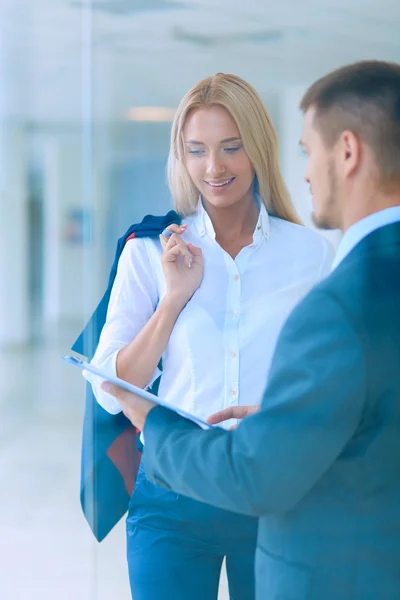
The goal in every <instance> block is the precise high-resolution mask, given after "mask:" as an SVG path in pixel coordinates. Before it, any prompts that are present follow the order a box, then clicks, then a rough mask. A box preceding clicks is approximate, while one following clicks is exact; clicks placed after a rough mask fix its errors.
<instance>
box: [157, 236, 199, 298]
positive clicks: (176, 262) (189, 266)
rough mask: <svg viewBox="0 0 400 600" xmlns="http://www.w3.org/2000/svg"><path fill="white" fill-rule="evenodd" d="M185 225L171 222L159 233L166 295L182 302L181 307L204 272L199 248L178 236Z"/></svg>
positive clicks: (195, 287) (196, 287) (192, 292)
mask: <svg viewBox="0 0 400 600" xmlns="http://www.w3.org/2000/svg"><path fill="white" fill-rule="evenodd" d="M186 227H187V226H186V225H183V226H179V225H174V224H173V225H170V226H169V227H167V229H166V230H165V231H163V233H162V234H161V235H160V240H161V245H162V247H163V250H164V254H163V255H162V257H161V263H162V267H163V270H164V275H165V280H166V284H167V294H166V296H167V297H169V298H170V299H173V300H174V302H177V303H178V304H182V308H183V307H184V306H185V305H186V304H187V303H188V302H189V300H190V298H191V297H192V296H193V294H194V293H195V291H196V290H197V289H198V288H199V286H200V284H201V281H202V279H203V272H204V264H203V255H202V251H201V248H198V247H197V246H194V245H193V244H191V243H189V244H186V243H185V242H184V241H183V240H182V238H181V237H180V235H181V234H182V233H184V232H185V231H186Z"/></svg>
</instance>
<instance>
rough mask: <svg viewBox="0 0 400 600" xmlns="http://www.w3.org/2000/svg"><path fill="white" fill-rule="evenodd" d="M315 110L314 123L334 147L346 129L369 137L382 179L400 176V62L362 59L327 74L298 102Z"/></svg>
mask: <svg viewBox="0 0 400 600" xmlns="http://www.w3.org/2000/svg"><path fill="white" fill-rule="evenodd" d="M300 108H301V110H302V111H303V113H305V112H306V111H307V110H308V109H309V108H314V109H315V117H314V124H315V126H316V128H317V129H318V131H319V132H320V134H321V136H322V138H323V140H324V142H325V143H326V144H327V145H328V146H330V147H332V146H333V144H334V143H335V142H336V141H337V139H338V137H339V135H340V134H341V133H342V131H345V130H350V131H353V132H354V133H355V134H356V135H358V136H359V137H360V138H361V139H362V140H364V141H365V143H367V144H368V145H369V147H370V148H371V150H372V151H373V153H374V154H375V157H376V163H377V167H378V169H379V170H380V173H381V175H382V178H383V179H384V180H386V181H387V180H391V181H392V180H400V64H397V63H389V62H383V61H377V60H371V61H362V62H358V63H354V64H351V65H347V66H344V67H341V68H339V69H336V70H335V71H332V72H331V73H328V75H325V76H324V77H322V78H321V79H319V80H318V81H316V82H315V83H313V84H312V85H311V86H310V87H309V88H308V90H307V91H306V93H305V95H304V96H303V99H302V101H301V103H300Z"/></svg>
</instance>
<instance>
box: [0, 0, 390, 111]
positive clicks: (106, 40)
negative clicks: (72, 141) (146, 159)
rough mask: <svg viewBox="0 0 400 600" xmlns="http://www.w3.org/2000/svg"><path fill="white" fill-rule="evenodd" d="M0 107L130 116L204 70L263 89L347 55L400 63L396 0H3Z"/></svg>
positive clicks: (296, 80) (302, 78)
mask: <svg viewBox="0 0 400 600" xmlns="http://www.w3.org/2000/svg"><path fill="white" fill-rule="evenodd" d="M0 6H1V7H0V27H1V28H2V32H1V33H2V35H1V42H0V44H1V46H0V86H1V89H2V90H3V91H2V93H1V94H0V114H1V115H3V116H19V117H22V118H25V119H29V120H31V121H35V122H43V121H64V120H68V121H70V120H80V119H81V118H82V116H83V115H86V116H88V115H89V114H92V115H93V117H94V118H95V119H100V120H103V119H104V120H108V119H115V118H117V119H119V118H123V116H124V114H125V112H126V110H127V108H128V107H130V106H134V105H136V106H143V105H164V106H175V105H176V104H177V102H178V101H179V99H180V97H181V96H182V95H183V93H184V92H185V91H186V90H187V89H188V88H189V87H190V86H191V85H192V84H193V83H195V82H196V81H197V80H198V79H200V78H201V77H205V76H207V75H209V74H212V73H215V72H218V71H225V72H233V73H236V74H238V75H241V76H243V77H245V78H246V79H248V80H249V81H250V82H251V83H253V84H254V85H255V86H256V88H257V89H258V90H259V92H260V93H261V94H262V95H263V96H264V97H268V96H269V95H271V94H272V95H273V94H275V96H276V92H277V91H279V89H281V88H282V87H283V86H288V85H292V84H293V85H296V84H303V83H304V84H307V83H309V82H310V81H312V80H313V79H315V78H316V77H318V76H320V75H322V74H323V73H324V72H326V71H328V70H330V69H332V68H334V67H336V66H339V65H341V64H344V63H347V62H351V61H355V60H360V59H366V58H381V59H386V60H392V61H399V62H400V1H399V0H351V5H350V0H336V1H333V0H303V1H301V2H300V1H299V0H278V1H275V2H271V1H270V0H245V1H243V0H176V1H175V0H174V1H173V0H169V1H163V0H93V1H92V2H89V1H88V0H75V1H72V0H71V1H70V0H2V3H1V5H0Z"/></svg>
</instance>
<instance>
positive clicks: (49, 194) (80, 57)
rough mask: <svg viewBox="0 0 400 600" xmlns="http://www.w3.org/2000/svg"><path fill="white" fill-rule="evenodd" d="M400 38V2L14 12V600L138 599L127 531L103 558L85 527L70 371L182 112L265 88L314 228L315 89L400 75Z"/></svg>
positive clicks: (4, 504)
mask: <svg viewBox="0 0 400 600" xmlns="http://www.w3.org/2000/svg"><path fill="white" fill-rule="evenodd" d="M399 31H400V5H399V2H398V0H379V1H378V0H352V2H347V1H345V0H323V1H321V0H304V1H303V2H299V1H298V0H280V1H279V2H272V1H267V0H246V2H243V1H239V0H176V1H175V0H165V1H164V0H92V1H91V2H90V1H89V0H51V1H50V0H3V1H2V3H1V5H0V407H1V420H0V488H1V493H0V598H1V600H50V599H51V600H52V599H54V600H55V599H57V600H113V599H115V598H118V600H128V599H129V597H130V595H129V588H128V580H127V570H126V565H125V547H124V546H125V540H124V523H123V522H122V521H121V523H120V524H119V525H118V526H117V527H116V528H115V529H114V530H113V531H112V533H111V534H110V535H109V536H108V537H107V538H106V540H105V541H103V542H102V543H101V544H100V545H99V544H98V543H97V542H95V540H94V538H93V537H92V535H91V533H90V531H89V528H88V527H87V525H86V523H85V521H84V519H83V516H82V515H81V511H80V506H79V460H80V458H79V454H80V443H81V440H80V437H81V421H82V414H83V402H84V384H83V380H82V378H81V377H80V375H79V373H78V372H75V371H74V372H72V371H73V369H71V368H70V367H68V366H66V365H64V364H63V363H62V361H61V360H60V356H61V355H62V354H63V353H64V352H65V351H67V350H68V348H69V346H70V344H71V343H72V341H73V340H74V338H75V336H76V335H77V334H78V333H79V331H80V329H81V327H82V325H83V324H84V322H85V319H86V318H87V317H88V316H89V315H90V313H91V311H92V310H93V308H94V306H95V304H96V302H97V301H98V299H99V298H100V296H101V294H102V292H103V290H104V287H105V283H106V280H107V276H108V270H109V267H110V264H111V262H112V257H113V253H114V248H115V242H116V238H117V237H118V236H119V235H120V234H121V233H123V232H124V231H125V230H126V228H127V226H128V225H129V224H130V223H132V222H135V221H137V220H140V219H141V217H142V216H143V215H144V214H146V213H154V214H157V213H163V212H166V211H167V210H168V209H169V208H170V204H171V203H170V197H169V192H168V189H167V187H166V184H165V176H164V172H165V162H166V157H167V152H168V146H169V129H170V120H171V115H172V114H173V110H174V108H175V107H176V106H177V103H178V102H179V100H180V98H181V97H182V96H183V94H184V93H185V92H186V91H187V90H188V89H189V87H191V86H192V85H193V84H194V83H195V82H196V81H197V80H199V79H200V78H202V77H205V76H207V75H210V74H214V73H216V72H218V71H224V72H231V73H235V74H238V75H240V76H242V77H244V78H246V79H247V80H248V81H249V82H251V83H252V84H253V85H254V86H255V87H256V88H257V90H258V91H259V93H260V94H261V96H262V97H263V99H264V101H265V104H266V106H267V108H268V110H269V112H270V114H271V117H272V119H273V121H274V123H275V126H276V128H277V130H278V133H279V137H280V141H281V165H282V169H283V172H284V176H285V179H286V182H287V184H288V186H289V189H290V191H291V193H292V195H293V199H294V202H295V204H296V206H297V208H298V211H299V213H300V215H301V216H302V218H303V219H304V221H305V223H306V225H308V226H311V222H310V218H309V214H310V208H311V207H310V198H309V192H308V189H307V186H306V184H305V183H304V182H303V171H304V161H305V159H304V157H303V156H302V154H301V151H300V149H299V147H298V139H299V136H300V132H301V121H302V119H301V115H300V113H299V111H298V101H299V98H300V97H301V94H302V91H303V90H304V88H305V87H306V86H307V85H308V84H309V83H311V82H312V81H313V80H314V79H315V78H317V77H318V76H320V75H322V74H324V73H325V72H326V71H328V70H330V69H332V68H334V67H337V66H340V65H342V64H344V63H347V62H351V61H355V60H360V59H367V58H380V59H386V60H391V61H399V60H400V35H399ZM326 235H328V236H329V237H330V238H331V239H332V241H333V242H334V243H335V244H337V242H338V240H339V235H338V233H337V232H331V233H327V234H326ZM227 597H228V596H227V591H226V582H225V579H224V577H223V578H222V582H221V593H220V598H221V600H222V599H226V598H227ZM160 600H162V599H160ZM205 600H206V599H205Z"/></svg>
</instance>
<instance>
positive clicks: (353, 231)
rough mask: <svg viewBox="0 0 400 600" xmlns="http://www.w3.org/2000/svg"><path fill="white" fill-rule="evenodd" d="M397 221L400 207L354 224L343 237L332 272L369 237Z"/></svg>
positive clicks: (386, 209)
mask: <svg viewBox="0 0 400 600" xmlns="http://www.w3.org/2000/svg"><path fill="white" fill-rule="evenodd" d="M397 221H400V206H393V207H392V208H385V209H384V210H380V211H379V212H376V213H374V214H372V215H369V216H368V217H365V218H364V219H361V221H357V223H354V225H352V226H351V227H349V229H348V230H347V231H346V233H345V234H344V236H343V237H342V240H341V242H340V244H339V247H338V249H337V252H336V256H335V259H334V261H333V264H332V271H333V270H334V269H336V267H337V266H338V265H339V264H340V263H341V262H342V260H344V259H345V258H346V256H347V255H348V254H350V252H351V251H352V250H353V249H354V248H355V247H356V246H357V245H358V244H359V243H360V242H361V240H363V239H364V238H365V237H367V235H369V234H370V233H372V232H373V231H375V230H376V229H380V228H381V227H384V226H385V225H390V224H391V223H396V222H397Z"/></svg>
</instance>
